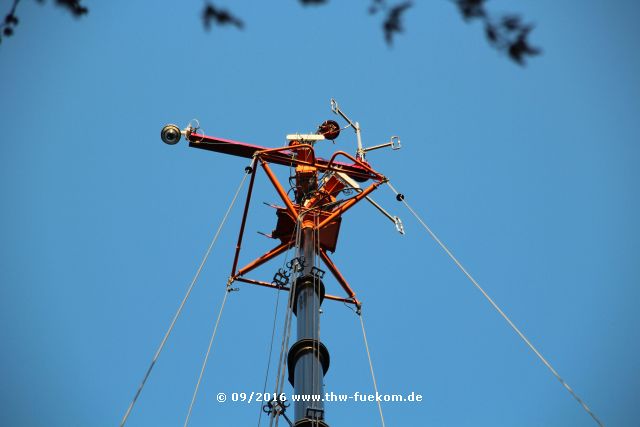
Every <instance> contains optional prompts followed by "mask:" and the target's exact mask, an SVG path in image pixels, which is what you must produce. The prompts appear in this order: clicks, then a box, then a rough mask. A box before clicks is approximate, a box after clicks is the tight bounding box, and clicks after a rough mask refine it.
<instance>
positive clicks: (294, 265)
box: [287, 255, 306, 273]
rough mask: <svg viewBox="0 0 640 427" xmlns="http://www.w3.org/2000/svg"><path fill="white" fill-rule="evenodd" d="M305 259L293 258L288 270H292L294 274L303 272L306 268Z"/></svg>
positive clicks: (300, 257)
mask: <svg viewBox="0 0 640 427" xmlns="http://www.w3.org/2000/svg"><path fill="white" fill-rule="evenodd" d="M305 265H306V264H305V262H304V257H303V256H302V255H300V256H299V257H296V258H293V259H292V260H291V261H289V262H288V263H287V268H288V269H289V270H292V271H293V272H294V273H297V272H299V271H302V270H303V269H304V266H305Z"/></svg>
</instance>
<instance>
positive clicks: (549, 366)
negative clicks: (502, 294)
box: [387, 182, 604, 427]
mask: <svg viewBox="0 0 640 427" xmlns="http://www.w3.org/2000/svg"><path fill="white" fill-rule="evenodd" d="M387 184H388V185H389V188H391V190H392V191H393V192H394V193H395V194H396V195H398V194H400V193H398V191H397V190H396V189H395V188H394V187H393V185H391V183H390V182H387ZM401 201H402V203H404V205H405V206H406V207H407V209H408V210H409V212H411V214H412V215H413V216H414V217H415V218H416V219H417V220H418V222H420V224H422V226H423V227H424V229H425V230H426V231H427V233H429V235H430V236H431V237H432V238H433V240H435V242H436V243H437V244H438V245H439V246H440V247H441V248H442V249H443V250H444V251H445V252H446V253H447V255H448V256H449V258H451V260H452V261H453V262H454V263H455V264H456V265H457V266H458V268H459V269H460V271H462V272H463V273H464V275H465V276H467V278H468V279H469V281H471V283H473V285H474V286H475V287H476V288H477V289H478V290H479V291H480V292H481V293H482V295H484V297H485V298H486V299H487V301H489V303H491V305H492V306H493V308H495V309H496V311H497V312H498V313H499V314H500V315H501V316H502V318H504V320H506V321H507V323H508V324H509V326H511V328H512V329H513V330H514V331H515V332H516V333H517V334H518V336H520V338H522V340H523V341H524V342H525V343H526V344H527V346H528V347H529V348H530V349H531V351H533V352H534V353H535V354H536V356H538V358H539V359H540V360H541V361H542V363H544V365H545V366H546V367H547V368H548V369H549V371H551V373H552V374H553V375H554V376H555V377H556V379H557V380H558V381H560V384H562V385H563V386H564V388H566V389H567V391H568V392H569V393H571V395H572V396H573V398H574V399H576V401H578V403H579V404H580V405H581V406H582V408H584V410H585V411H587V413H588V414H589V415H591V418H593V420H594V421H595V422H596V423H598V425H599V426H600V427H604V424H603V422H602V421H600V419H599V418H598V417H597V416H596V414H594V413H593V411H591V409H590V408H589V406H587V404H586V403H585V402H584V400H582V399H581V398H580V396H578V395H577V394H576V392H575V391H573V389H572V388H571V386H569V384H567V382H566V381H565V380H564V379H562V377H561V376H560V374H558V372H557V371H556V370H555V369H554V368H553V366H551V364H550V363H549V362H548V361H547V359H545V358H544V356H542V354H541V353H540V352H539V351H538V349H536V348H535V347H534V346H533V344H531V341H529V340H528V339H527V337H526V336H524V334H523V333H522V332H521V331H520V329H518V327H517V326H516V325H515V324H514V323H513V322H512V321H511V319H510V318H509V316H507V315H506V314H505V313H504V311H502V310H501V309H500V307H498V304H496V303H495V302H494V301H493V299H491V297H490V296H489V294H487V292H485V290H484V289H482V287H481V286H480V285H479V284H478V282H477V281H476V280H475V279H474V278H473V276H471V274H469V272H468V271H467V270H466V269H465V268H464V267H463V266H462V264H461V263H460V261H458V259H457V258H456V257H455V256H454V255H453V253H451V251H450V250H449V248H447V246H446V245H445V244H444V243H443V242H442V241H441V240H440V239H439V238H438V236H436V234H435V233H434V232H433V231H432V230H431V228H429V226H428V225H427V224H426V223H425V222H424V221H423V220H422V218H420V216H419V215H418V214H417V213H416V211H414V210H413V209H412V208H411V206H410V205H409V203H407V201H406V200H404V197H403V198H402V199H401Z"/></svg>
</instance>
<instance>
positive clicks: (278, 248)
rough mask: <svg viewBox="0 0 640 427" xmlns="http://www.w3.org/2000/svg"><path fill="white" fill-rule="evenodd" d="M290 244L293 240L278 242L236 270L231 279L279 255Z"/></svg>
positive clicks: (236, 278)
mask: <svg viewBox="0 0 640 427" xmlns="http://www.w3.org/2000/svg"><path fill="white" fill-rule="evenodd" d="M291 246H293V242H287V243H281V244H279V245H278V246H276V247H275V248H273V249H271V250H270V251H269V252H267V253H265V254H264V255H262V256H261V257H260V258H257V259H255V260H253V261H252V262H250V263H249V264H247V265H246V266H244V267H242V268H241V269H240V270H238V272H237V273H235V274H234V275H233V277H232V279H233V280H238V278H239V277H240V276H242V275H244V274H246V273H248V272H250V271H251V270H254V269H256V268H258V267H260V266H261V265H262V264H264V263H265V262H267V261H269V260H270V259H273V258H275V257H277V256H278V255H280V254H281V253H283V252H284V251H286V250H287V249H289V248H290V247H291Z"/></svg>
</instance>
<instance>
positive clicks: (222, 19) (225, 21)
mask: <svg viewBox="0 0 640 427" xmlns="http://www.w3.org/2000/svg"><path fill="white" fill-rule="evenodd" d="M202 21H203V23H204V28H205V29H206V30H210V29H211V24H212V23H216V24H218V25H233V26H235V27H236V28H239V29H242V28H244V23H243V22H242V21H241V20H240V19H238V18H236V17H235V16H233V15H232V14H231V13H229V12H228V11H226V10H224V9H218V8H216V7H215V6H214V5H213V4H211V3H209V4H207V5H206V6H205V7H204V10H203V11H202Z"/></svg>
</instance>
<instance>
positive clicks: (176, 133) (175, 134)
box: [160, 125, 182, 145]
mask: <svg viewBox="0 0 640 427" xmlns="http://www.w3.org/2000/svg"><path fill="white" fill-rule="evenodd" d="M181 136H182V133H181V132H180V128H179V127H178V126H176V125H166V126H165V127H163V128H162V132H160V138H162V142H164V143H165V144H169V145H175V144H177V143H178V141H180V137H181Z"/></svg>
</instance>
